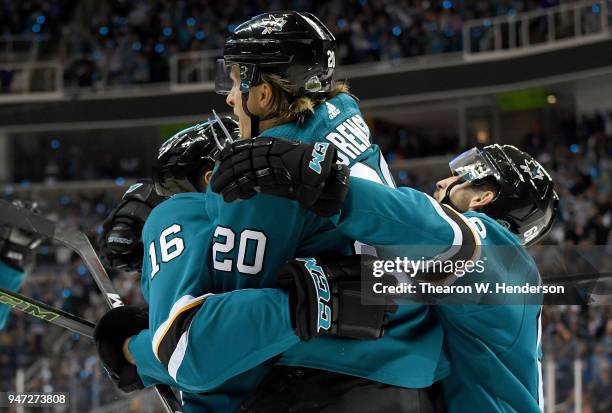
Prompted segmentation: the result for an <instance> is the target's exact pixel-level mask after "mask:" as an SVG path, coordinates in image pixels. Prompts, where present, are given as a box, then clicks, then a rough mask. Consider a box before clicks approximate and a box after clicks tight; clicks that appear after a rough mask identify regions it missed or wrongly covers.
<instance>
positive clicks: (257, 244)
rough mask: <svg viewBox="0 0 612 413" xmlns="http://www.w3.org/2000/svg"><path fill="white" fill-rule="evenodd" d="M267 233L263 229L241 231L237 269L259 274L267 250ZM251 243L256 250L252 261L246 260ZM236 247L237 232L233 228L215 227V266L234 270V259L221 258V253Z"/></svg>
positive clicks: (213, 256) (228, 251) (250, 273)
mask: <svg viewBox="0 0 612 413" xmlns="http://www.w3.org/2000/svg"><path fill="white" fill-rule="evenodd" d="M267 241H268V239H267V237H266V234H264V233H263V232H261V231H253V230H251V229H245V230H242V232H240V241H239V242H238V257H237V259H236V269H237V270H238V272H240V273H242V274H249V275H256V274H259V272H260V271H261V269H262V267H263V260H264V255H265V252H266V242H267ZM249 245H251V246H252V247H251V248H252V249H254V250H255V257H254V258H253V259H252V260H251V263H247V262H246V255H247V250H248V247H249ZM235 247H236V234H235V233H234V231H232V229H231V228H227V227H222V226H218V227H217V228H216V229H215V238H214V243H213V246H212V258H213V266H214V267H215V270H219V271H227V272H230V271H233V270H234V261H233V260H231V259H229V258H225V259H223V258H219V257H218V255H219V254H227V253H231V252H232V251H233V250H234V248H235Z"/></svg>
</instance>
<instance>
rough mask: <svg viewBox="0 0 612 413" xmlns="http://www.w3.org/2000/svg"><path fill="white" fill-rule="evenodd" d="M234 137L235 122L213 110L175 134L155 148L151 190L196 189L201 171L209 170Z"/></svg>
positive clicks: (163, 193) (163, 192)
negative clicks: (204, 120) (208, 116)
mask: <svg viewBox="0 0 612 413" xmlns="http://www.w3.org/2000/svg"><path fill="white" fill-rule="evenodd" d="M237 138H238V122H236V121H235V120H234V119H232V118H230V117H228V116H224V117H219V116H218V115H217V113H216V112H214V111H213V116H212V117H211V118H210V119H209V120H208V121H206V122H204V123H201V124H197V125H195V126H191V127H189V128H187V129H184V130H182V131H180V132H178V133H176V134H175V135H174V136H172V137H171V138H170V139H168V140H167V141H166V142H164V143H163V144H162V146H161V147H160V148H159V154H158V156H157V165H156V167H155V170H154V176H155V179H154V181H155V192H157V193H158V194H159V195H161V196H172V195H174V194H176V193H180V192H197V191H198V180H199V179H201V178H202V173H203V172H205V171H206V170H207V169H208V170H212V169H213V168H214V166H215V162H216V161H217V160H218V157H219V154H220V153H221V150H222V149H223V148H224V147H225V146H226V145H228V144H230V143H232V142H233V141H234V140H236V139H237Z"/></svg>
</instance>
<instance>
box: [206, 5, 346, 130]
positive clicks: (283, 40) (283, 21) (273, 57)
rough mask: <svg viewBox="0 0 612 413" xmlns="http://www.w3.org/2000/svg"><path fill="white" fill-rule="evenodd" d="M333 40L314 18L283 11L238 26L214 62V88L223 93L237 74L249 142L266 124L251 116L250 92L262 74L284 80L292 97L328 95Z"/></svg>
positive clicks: (334, 64) (333, 50) (333, 61)
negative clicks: (262, 124)
mask: <svg viewBox="0 0 612 413" xmlns="http://www.w3.org/2000/svg"><path fill="white" fill-rule="evenodd" d="M335 46H336V39H335V38H334V35H333V34H332V33H331V32H330V30H329V29H328V28H327V27H326V26H325V25H324V24H323V23H322V22H321V21H320V20H319V19H318V18H317V17H316V16H315V15H313V14H311V13H307V12H296V11H284V12H273V13H264V14H260V15H258V16H255V17H253V18H252V19H250V20H248V21H246V22H244V23H242V24H241V25H239V26H238V27H237V28H236V30H235V31H234V33H232V34H231V35H230V36H229V37H228V38H227V39H226V41H225V48H224V52H223V59H220V60H218V61H217V74H216V79H215V89H216V91H217V93H220V94H227V93H229V91H230V90H231V88H232V86H233V80H232V79H231V72H232V69H233V68H234V67H237V68H238V69H237V70H238V75H239V82H240V86H239V87H240V93H241V94H242V98H241V99H242V106H243V109H244V111H245V112H246V114H247V115H249V117H250V119H251V137H255V136H257V135H258V134H259V122H260V121H261V120H265V119H264V118H259V117H258V116H255V115H253V114H252V113H250V112H249V110H248V107H247V105H246V102H247V100H248V96H249V89H250V88H251V87H253V86H257V85H259V84H260V83H261V81H262V80H261V74H262V73H271V74H277V75H279V76H281V77H282V78H283V79H286V80H287V81H288V82H289V84H290V87H291V93H292V95H293V96H296V97H297V96H303V95H308V94H321V93H327V92H328V91H329V90H330V88H331V84H332V77H333V73H334V69H335V67H336V52H335Z"/></svg>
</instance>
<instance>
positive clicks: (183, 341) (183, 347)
mask: <svg viewBox="0 0 612 413" xmlns="http://www.w3.org/2000/svg"><path fill="white" fill-rule="evenodd" d="M190 329H191V326H190V327H189V328H188V329H187V331H185V332H184V333H183V334H182V335H181V338H180V340H179V342H178V344H177V345H176V348H175V349H174V351H173V352H172V357H170V362H169V363H168V373H169V374H170V377H172V378H173V379H174V380H176V374H177V373H178V369H179V367H181V364H182V363H183V359H184V358H185V353H186V352H187V344H188V342H189V330H190Z"/></svg>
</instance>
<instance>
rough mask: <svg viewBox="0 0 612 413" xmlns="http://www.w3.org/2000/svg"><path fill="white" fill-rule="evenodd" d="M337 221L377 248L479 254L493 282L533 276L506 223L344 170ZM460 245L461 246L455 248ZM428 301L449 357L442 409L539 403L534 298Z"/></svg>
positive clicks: (504, 408) (529, 407) (530, 408)
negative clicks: (346, 177)
mask: <svg viewBox="0 0 612 413" xmlns="http://www.w3.org/2000/svg"><path fill="white" fill-rule="evenodd" d="M338 228H339V229H341V230H342V231H343V232H344V233H345V234H347V235H349V236H350V237H354V238H356V239H359V240H362V241H363V242H368V243H371V244H372V245H377V246H383V247H381V248H380V249H379V251H380V250H383V251H386V252H390V251H394V252H397V250H396V249H394V247H397V246H402V245H403V246H413V245H423V247H424V248H426V249H430V250H431V251H430V252H429V253H428V254H427V253H423V255H424V256H440V255H441V254H445V256H446V257H451V255H449V254H448V252H449V251H452V249H453V248H454V249H455V250H454V251H453V252H454V254H459V256H461V257H463V259H464V260H465V259H470V257H475V256H476V255H475V253H477V254H479V255H478V257H479V258H480V259H481V260H484V261H485V262H486V264H485V266H484V272H483V273H481V274H479V277H482V280H483V281H486V282H489V283H491V284H492V285H494V284H498V283H506V284H509V285H521V284H523V283H525V282H527V283H529V284H530V285H537V284H538V283H539V274H538V270H537V267H536V266H535V263H534V262H533V259H532V258H531V257H530V256H529V254H528V253H527V252H526V250H525V249H524V248H523V247H522V246H521V245H520V242H519V240H518V238H517V237H516V236H515V235H514V234H512V233H511V232H510V231H508V230H507V229H505V228H504V227H502V226H501V225H500V224H499V223H497V222H496V221H495V220H493V219H491V218H490V217H488V216H486V215H483V214H481V213H478V212H467V213H458V212H457V211H454V210H453V209H451V208H449V207H447V206H445V205H440V204H439V203H437V202H436V201H435V200H434V199H433V198H431V197H429V196H428V195H426V194H424V193H422V192H419V191H415V190H413V189H410V188H399V189H390V188H386V187H384V186H382V185H376V184H374V183H372V182H368V181H365V180H362V179H355V178H351V184H350V190H349V194H348V196H347V198H346V200H345V202H344V204H343V206H342V211H341V216H340V219H339V221H338ZM457 247H458V248H457ZM463 248H467V249H468V251H467V253H466V254H461V252H460V251H461V250H462V249H463ZM399 251H400V254H401V251H402V250H401V249H400V250H399ZM404 251H405V250H404ZM410 251H412V252H413V251H415V250H413V249H410ZM454 254H453V255H454ZM396 255H397V256H400V257H401V255H399V254H396ZM419 255H420V254H419ZM417 258H418V256H417ZM445 259H451V258H445ZM460 279H461V278H455V279H454V281H457V280H460ZM400 308H401V307H400ZM432 308H433V309H434V311H435V312H436V313H437V315H438V317H439V319H440V321H441V322H442V325H443V327H444V335H445V338H444V341H445V344H446V349H447V351H448V353H449V358H450V360H451V363H452V369H451V373H450V375H449V376H448V377H446V378H444V379H443V380H442V383H443V391H444V396H445V401H446V406H447V408H448V411H449V412H451V413H453V412H458V413H459V412H464V411H487V412H499V413H502V412H540V411H541V409H542V380H541V377H542V376H541V363H540V357H541V353H540V350H539V348H540V339H541V322H540V309H541V306H540V305H533V304H531V303H529V302H524V303H522V304H521V303H517V302H516V301H515V302H514V303H513V305H475V304H455V305H436V306H433V307H432Z"/></svg>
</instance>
